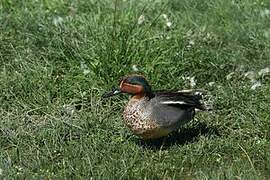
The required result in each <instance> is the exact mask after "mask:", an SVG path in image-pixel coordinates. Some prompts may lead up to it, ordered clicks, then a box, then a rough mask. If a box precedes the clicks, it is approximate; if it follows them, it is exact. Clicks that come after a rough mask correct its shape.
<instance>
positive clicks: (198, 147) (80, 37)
mask: <svg viewBox="0 0 270 180" xmlns="http://www.w3.org/2000/svg"><path fill="white" fill-rule="evenodd" d="M267 9H270V2H269V1H267V0H256V1H254V0H243V1H237V0H232V1H224V0H215V1H209V2H208V1H203V0H199V1H198V0H183V1H180V0H164V1H154V0H145V1H143V0H130V1H127V0H126V1H124V0H118V1H109V0H103V1H98V0H80V1H78V0H75V1H71V0H67V1H63V0H60V1H59V0H40V1H33V0H32V1H25V0H3V1H1V2H0V69H1V70H0V94H1V95H0V179H2V178H6V179H25V178H26V179H29V178H30V179H31V178H32V179H39V178H42V179H43V178H48V179H58V178H60V179H62V178H63V179H65V178H68V179H74V178H78V179H80V178H81V179H84V178H87V177H93V178H94V179H112V178H114V179H120V178H121V179H127V178H138V179H141V178H147V179H156V178H158V179H193V178H194V179H268V178H269V177H270V116H269V112H270V106H269V104H270V78H269V74H268V75H265V76H259V75H258V74H257V75H256V78H257V80H258V81H260V82H261V83H262V86H261V87H258V88H256V89H255V90H251V86H252V84H253V82H251V81H250V80H249V79H248V78H246V77H245V76H244V74H245V73H246V72H248V71H254V72H255V73H258V72H259V71H260V70H261V69H263V68H266V67H269V66H270V14H269V13H268V14H267V11H266V10H267ZM142 14H143V15H144V16H145V21H144V22H143V23H142V24H138V23H137V22H138V18H139V17H140V15H142ZM162 14H166V15H167V16H168V19H169V21H171V22H172V26H171V27H170V28H168V27H167V28H166V27H165V23H166V20H165V19H164V17H163V15H162ZM133 65H137V68H138V70H139V71H138V72H134V70H133V68H132V66H133ZM231 72H234V74H233V75H232V78H231V79H229V80H227V78H226V76H227V75H228V74H230V73H231ZM131 73H140V74H144V75H145V76H146V77H147V79H148V80H149V81H150V83H151V84H152V86H153V88H154V89H185V88H190V85H189V81H188V80H187V79H186V78H187V77H193V76H194V77H195V79H196V87H195V88H200V89H205V90H207V91H208V94H209V96H210V98H211V101H212V102H213V106H214V108H215V110H214V111H213V112H211V113H199V114H197V116H196V119H194V120H193V121H192V122H191V123H189V124H187V125H186V126H184V127H183V128H182V129H180V130H179V131H178V132H175V133H173V134H172V135H171V136H170V137H168V138H167V140H166V141H165V143H164V144H163V145H162V143H161V142H160V141H155V142H143V141H142V140H140V139H138V138H137V137H136V136H134V135H132V133H131V132H130V131H129V130H128V129H127V128H126V127H125V126H124V124H123V122H122V117H121V114H122V110H123V106H124V105H125V103H126V102H127V97H125V96H119V97H115V98H112V99H109V100H103V99H101V95H102V93H104V92H106V91H108V90H110V89H111V87H113V86H116V85H117V84H118V79H119V78H120V77H122V76H124V75H126V74H131ZM209 82H215V83H214V85H213V86H209V84H208V83H209Z"/></svg>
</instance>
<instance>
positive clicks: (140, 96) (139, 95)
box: [132, 93, 146, 100]
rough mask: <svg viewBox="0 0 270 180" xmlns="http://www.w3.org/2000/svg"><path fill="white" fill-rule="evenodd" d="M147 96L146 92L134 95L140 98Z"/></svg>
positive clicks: (135, 97)
mask: <svg viewBox="0 0 270 180" xmlns="http://www.w3.org/2000/svg"><path fill="white" fill-rule="evenodd" d="M145 96H146V94H145V93H140V94H135V95H134V96H132V99H136V100H138V99H142V98H144V97H145Z"/></svg>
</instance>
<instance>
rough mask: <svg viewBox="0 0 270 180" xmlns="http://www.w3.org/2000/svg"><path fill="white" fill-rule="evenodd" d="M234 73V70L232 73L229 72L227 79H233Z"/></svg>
mask: <svg viewBox="0 0 270 180" xmlns="http://www.w3.org/2000/svg"><path fill="white" fill-rule="evenodd" d="M233 75H234V72H231V73H230V74H228V75H227V76H226V79H227V80H230V79H232V77H233Z"/></svg>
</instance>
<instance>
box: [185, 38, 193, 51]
mask: <svg viewBox="0 0 270 180" xmlns="http://www.w3.org/2000/svg"><path fill="white" fill-rule="evenodd" d="M194 44H195V42H194V40H190V41H189V42H188V45H187V46H186V47H187V48H188V49H190V48H191V47H192V46H193V45H194Z"/></svg>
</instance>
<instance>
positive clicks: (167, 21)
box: [161, 14, 172, 28]
mask: <svg viewBox="0 0 270 180" xmlns="http://www.w3.org/2000/svg"><path fill="white" fill-rule="evenodd" d="M161 16H162V17H163V18H164V20H165V24H166V27H167V28H171V27H172V22H171V21H170V20H169V18H168V16H167V14H162V15H161Z"/></svg>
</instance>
